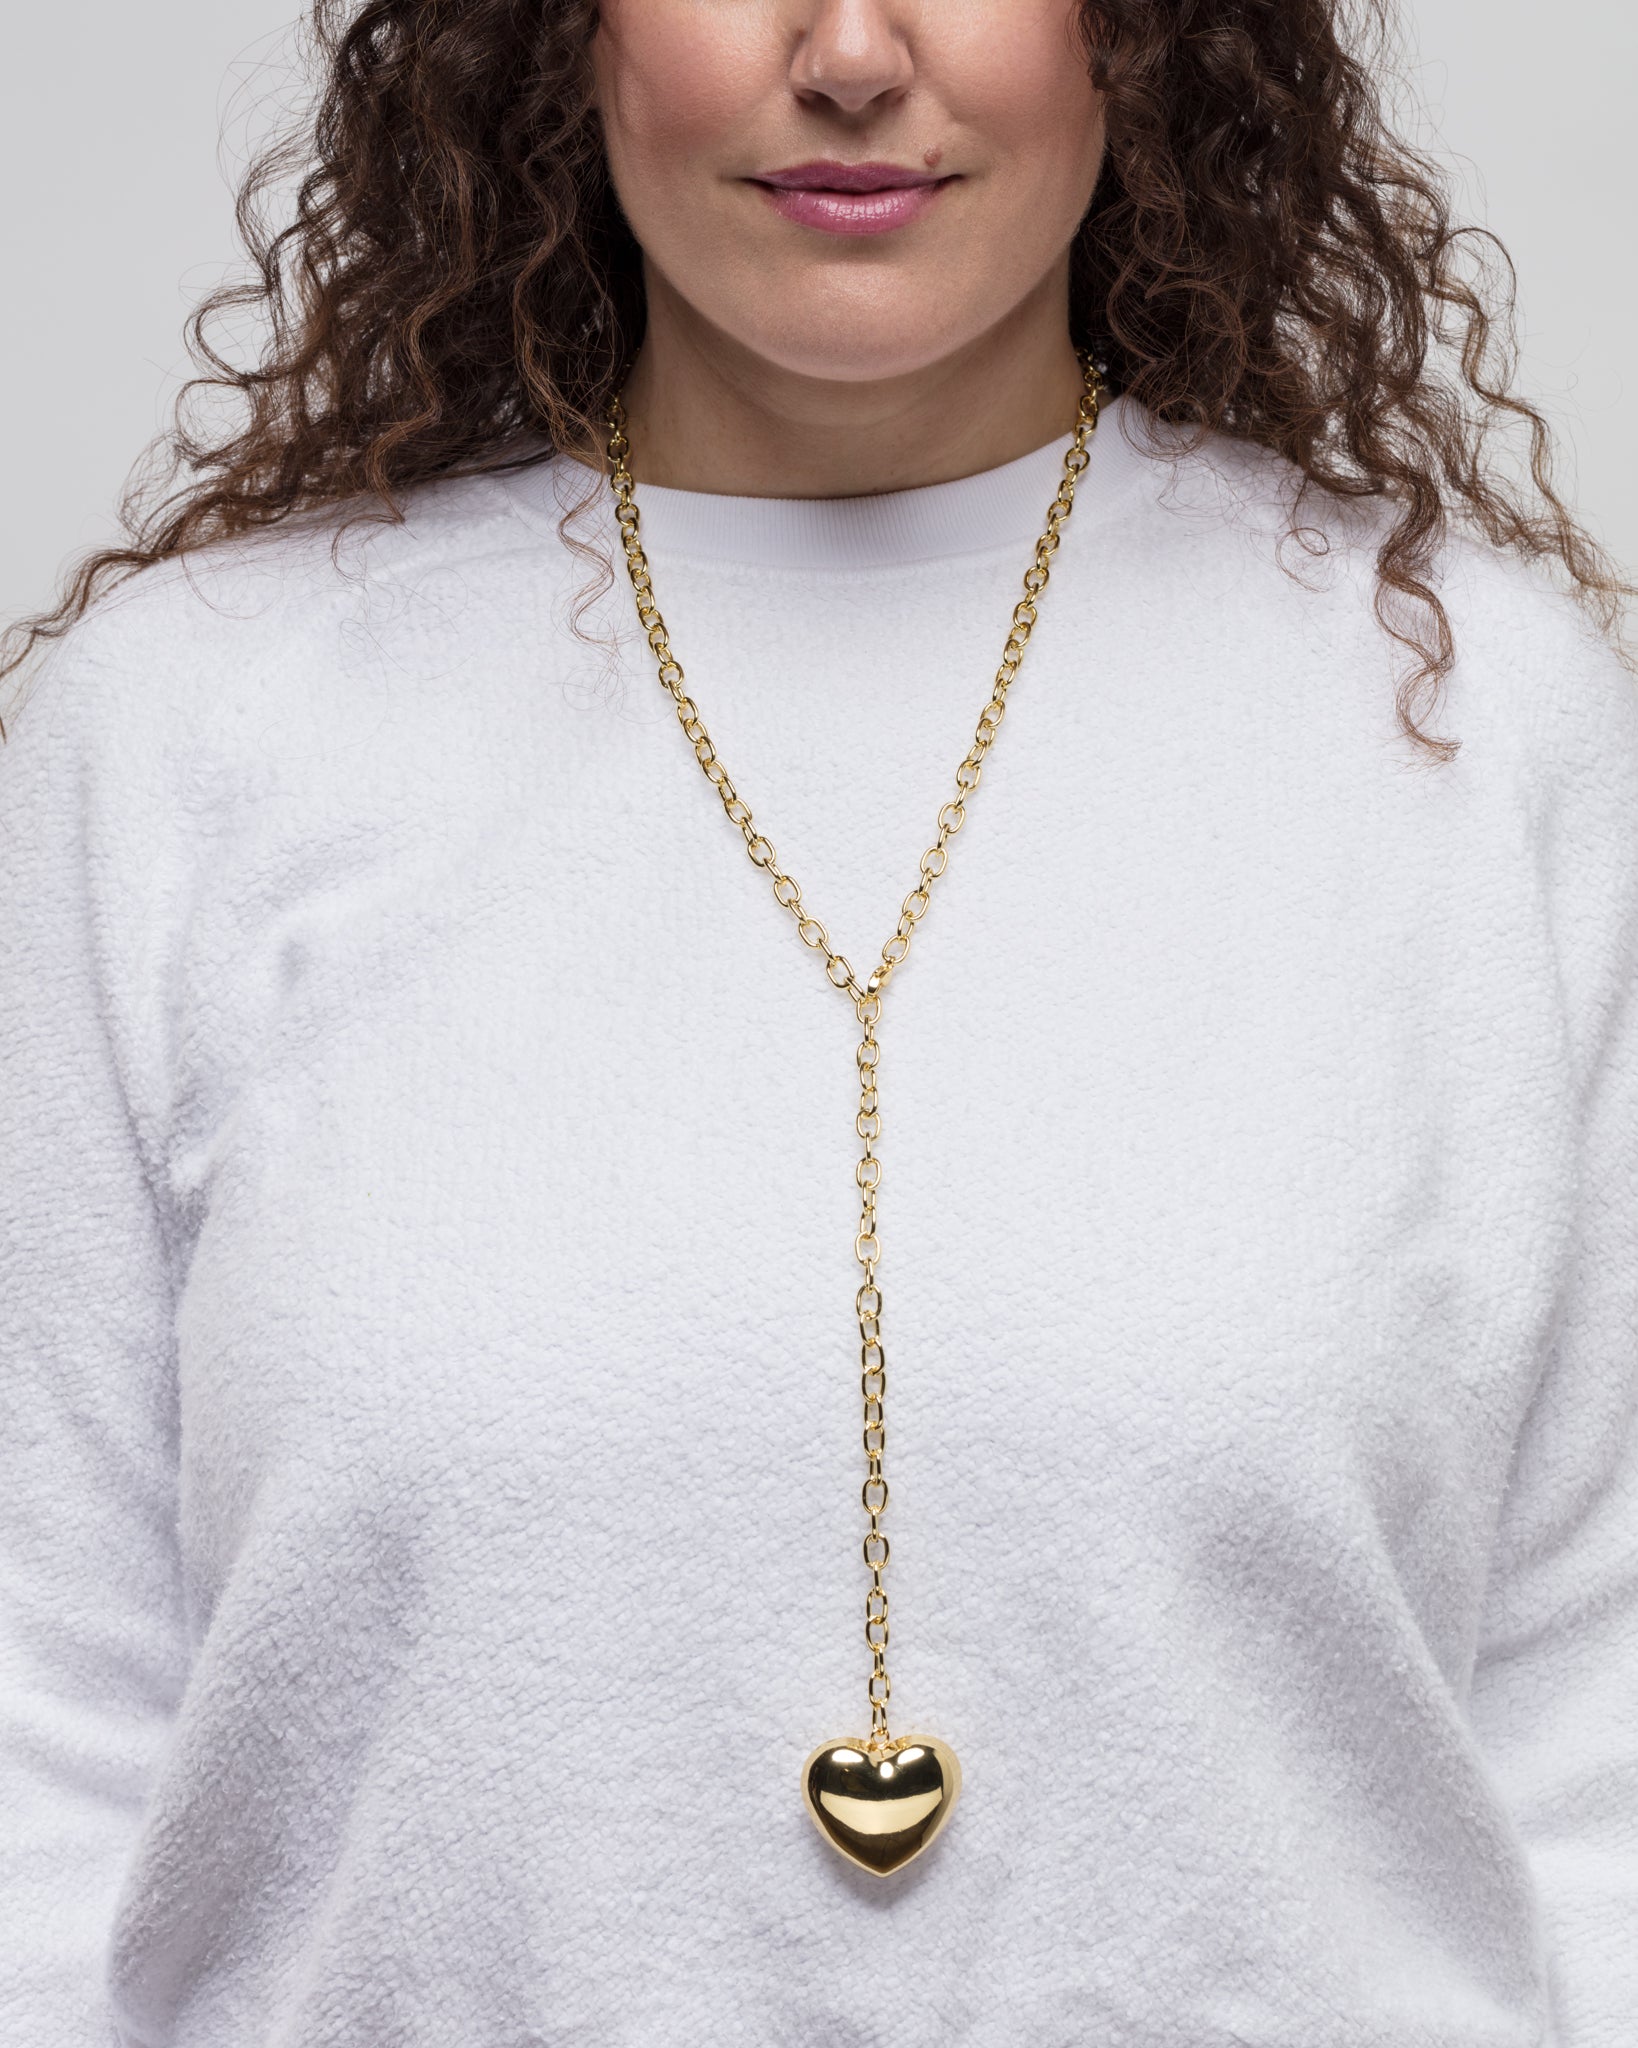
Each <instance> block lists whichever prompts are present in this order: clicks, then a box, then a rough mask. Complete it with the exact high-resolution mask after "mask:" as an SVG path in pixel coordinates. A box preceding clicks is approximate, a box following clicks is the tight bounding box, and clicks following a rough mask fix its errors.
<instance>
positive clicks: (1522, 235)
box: [0, 0, 1638, 620]
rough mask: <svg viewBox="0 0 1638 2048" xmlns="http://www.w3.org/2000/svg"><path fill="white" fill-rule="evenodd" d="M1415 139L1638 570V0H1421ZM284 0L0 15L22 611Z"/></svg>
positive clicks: (191, 282) (1564, 479)
mask: <svg viewBox="0 0 1638 2048" xmlns="http://www.w3.org/2000/svg"><path fill="white" fill-rule="evenodd" d="M1404 10H1405V11H1404V12H1403V14H1402V21H1403V25H1404V42H1405V46H1406V60H1405V76H1406V78H1407V80H1408V84H1409V87H1410V90H1411V93H1412V96H1413V106H1412V107H1411V108H1409V109H1407V111H1406V113H1405V115H1404V117H1403V118H1404V120H1405V122H1406V124H1407V126H1408V130H1409V132H1410V133H1411V135H1412V137H1413V139H1415V140H1418V141H1420V142H1422V143H1424V145H1430V146H1432V147H1434V148H1435V149H1436V150H1437V151H1438V152H1439V153H1440V154H1441V155H1442V156H1443V157H1444V158H1445V159H1446V160H1447V161H1448V162H1450V163H1451V164H1452V166H1453V168H1454V169H1455V171H1456V173H1457V175H1458V177H1459V180H1460V188H1459V189H1460V193H1461V202H1462V206H1463V209H1464V217H1465V218H1467V219H1470V220H1472V221H1474V222H1476V223H1479V224H1482V225H1485V226H1488V227H1490V228H1492V229H1494V230H1495V232H1496V233H1497V234H1498V235H1500V236H1501V238H1502V240H1503V241H1504V242H1505V243H1506V245H1507V247H1508V249H1509V250H1510V252H1511V254H1512V256H1513V259H1514V262H1515V264H1516V266H1517V271H1518V281H1519V282H1518V292H1519V307H1520V336H1521V340H1522V343H1523V358H1522V363H1521V371H1520V382H1521V385H1522V388H1523V389H1524V390H1525V391H1526V392H1528V394H1529V395H1530V396H1531V397H1532V398H1534V399H1535V401H1536V402H1537V403H1538V404H1540V405H1542V406H1543V407H1544V409H1545V410H1546V411H1547V413H1548V415H1549V417H1550V419H1551V421H1552V422H1553V424H1554V426H1555V427H1556V428H1557V429H1558V430H1559V432H1560V435H1561V439H1562V455H1561V457H1560V467H1559V472H1558V474H1559V480H1560V484H1561V488H1563V489H1564V490H1565V491H1566V493H1567V494H1568V495H1569V496H1570V497H1571V500H1572V502H1573V503H1575V504H1576V505H1577V506H1578V508H1579V510H1580V513H1581V515H1582V517H1583V518H1584V519H1585V520H1586V522H1587V523H1588V525H1589V526H1590V527H1591V528H1592V529H1593V531H1594V533H1595V534H1596V535H1597V536H1598V537H1599V538H1600V539H1602V540H1603V541H1604V542H1605V543H1606V544H1607V545H1608V546H1609V547H1610V548H1611V549H1612V550H1613V551H1614V552H1615V554H1616V556H1617V558H1618V559H1619V560H1620V562H1621V563H1622V564H1623V566H1624V567H1625V568H1627V569H1628V570H1629V571H1630V570H1632V569H1633V568H1634V567H1635V566H1638V483H1635V481H1634V471H1635V468H1638V422H1635V418H1634V412H1633V405H1632V401H1634V400H1638V382H1635V380H1634V378H1633V377H1632V375H1631V374H1630V373H1629V372H1628V370H1627V368H1626V362H1627V356H1628V350H1629V347H1630V338H1631V336H1632V333H1633V328H1634V314H1635V312H1638V281H1635V271H1638V266H1635V265H1634V262H1633V254H1634V251H1633V231H1632V218H1633V204H1632V202H1633V196H1634V182H1635V181H1634V174H1633V147H1632V142H1631V131H1630V129H1629V128H1628V127H1627V125H1626V117H1627V116H1628V113H1629V104H1628V103H1629V101H1630V97H1631V90H1632V80H1633V78H1634V77H1635V76H1638V12H1635V11H1634V10H1632V9H1631V8H1630V7H1629V6H1627V5H1625V4H1623V0H1562V4H1561V5H1559V6H1557V7H1555V8H1554V9H1553V10H1552V12H1551V13H1550V14H1547V15H1544V14H1543V13H1542V11H1541V9H1540V7H1539V6H1537V5H1531V6H1526V5H1524V4H1522V0H1490V4H1488V5H1486V6H1483V7H1479V6H1475V5H1474V4H1473V0H1404ZM295 14H296V9H295V7H294V6H293V5H291V4H290V0H285V4H283V5H281V4H280V0H157V4H150V5H145V6H131V5H129V4H124V5H117V6H116V5H110V4H108V0H81V4H80V5H78V6H75V7H72V8H47V7H40V6H31V7H26V8H16V9H13V10H11V11H10V17H9V20H8V22H7V24H6V26H5V28H4V29H3V30H0V52H3V58H4V61H3V63H0V193H3V195H4V197H3V201H0V278H3V280H4V283H3V291H4V299H3V302H0V429H3V438H0V448H3V450H4V471H3V476H4V489H3V503H0V620H3V619H5V618H9V617H12V616H14V615H16V614H18V613H20V612H22V611H25V610H32V609H34V608H35V607H36V606H37V605H39V604H40V603H41V602H43V601H44V600H45V598H46V597H47V596H48V594H49V592H50V590H51V588H52V585H53V583H54V580H55V578H56V576H57V574H58V572H59V570H60V569H61V567H62V566H63V565H64V564H65V562H66V561H67V560H68V559H69V558H70V557H72V556H73V555H74V554H76V553H77V552H79V551H80V550H81V549H83V548H84V547H85V546H86V545H88V544H90V543H92V542H94V541H96V540H99V539H101V538H102V537H103V536H105V535H107V534H108V533H110V532H111V531H112V529H113V518H112V507H113V504H114V500H115V498H116V496H117V494H118V491H119V487H120V484H121V482H122V480H123V478H124V477H125V475H126V472H127V470H128V469H129V467H130V465H131V463H132V461H133V460H134V458H135V457H136V456H137V454H138V453H139V452H140V450H141V448H142V446H143V444H144V443H145V442H146V441H147V440H148V439H149V438H150V437H151V436H152V434H153V433H154V432H155V431H156V429H157V428H158V427H159V426H160V425H161V424H162V422H163V420H164V417H165V413H166V409H167V406H168V403H169V401H170V400H171V399H172V398H173V397H174V395H175V392H176V390H177V388H178V385H179V383H180V380H181V377H182V375H183V374H184V373H185V371H186V368H187V357H186V352H185V348H184V345H183V340H182V325H183V321H184V319H185V316H186V314H187V311H188V309H189V307H190V306H191V304H192V303H193V302H194V301H195V300H196V299H197V298H198V297H199V296H200V295H201V294H202V293H203V292H204V291H205V290H207V289H208V288H209V287H210V286H212V285H213V284H215V283H217V282H218V281H219V280H220V279H221V278H222V276H223V274H224V272H226V271H228V270H229V269H230V268H231V267H232V266H233V264H234V261H235V256H236V247H237V245H236V241H235V235H234V228H233V220H232V183H233V181H234V180H235V179H236V177H237V174H238V172H239V171H240V169H242V167H243V164H244V161H245V157H246V153H247V150H248V149H249V148H250V146H251V145H252V144H253V143H254V141H255V140H256V139H257V138H258V137H259V136H261V135H263V134H265V133H266V131H267V129H268V127H269V125H270V123H271V122H273V121H274V120H275V119H276V117H277V115H278V113H279V110H280V109H281V108H288V107H289V106H291V105H292V104H294V103H295V101H296V99H297V97H298V93H299V79H298V75H297V73H296V72H295V71H294V69H293V63H292V60H293V54H294V45H293V43H292V40H291V37H290V33H289V31H290V25H291V23H292V21H293V19H294V17H295Z"/></svg>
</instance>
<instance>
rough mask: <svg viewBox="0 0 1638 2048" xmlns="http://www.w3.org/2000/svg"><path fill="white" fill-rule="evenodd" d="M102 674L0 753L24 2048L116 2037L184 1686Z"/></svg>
mask: <svg viewBox="0 0 1638 2048" xmlns="http://www.w3.org/2000/svg"><path fill="white" fill-rule="evenodd" d="M101 680H102V678H101V677H100V675H99V672H98V671H97V668H96V665H95V664H94V663H92V662H88V661H85V660H83V659H81V658H80V657H79V654H78V651H77V649H76V648H75V647H74V644H73V642H72V641H71V642H70V643H68V645H66V646H65V647H64V648H63V649H61V650H60V651H59V658H58V659H56V660H54V661H53V662H52V663H51V664H50V665H49V666H48V667H47V668H46V670H45V671H44V672H43V673H42V674H41V675H40V676H39V677H38V678H37V679H36V681H35V683H34V686H33V688H32V690H31V693H30V695H29V697H28V699H27V700H26V701H25V703H24V705H23V707H22V709H21V711H20V712H16V713H14V715H13V717H11V718H8V720H7V730H8V734H9V738H8V740H7V742H6V744H5V745H4V746H0V1403H3V1409H4V1415H5V1434H4V1446H3V1451H0V1815H3V1816H4V1821H3V1825H0V2038H3V2039H4V2040H6V2041H7V2042H16V2043H18V2044H23V2043H27V2048H91V2044H96V2048H102V2044H103V2043H105V2042H107V2041H110V2040H112V2039H114V2038H115V2036H116V2030H115V2026H114V2021H113V2016H112V2013H111V2011H110V2010H109V2009H108V2007H107V2004H106V1993H105V1989H104V1957H105V1951H106V1948H107V1943H108V1937H109V1932H110V1927H111V1922H112V1919H113V1914H114V1909H115V1904H116V1900H117V1897H118V1892H119V1887H120V1882H121V1878H122V1874H123V1872H124V1869H125V1866H126V1863H127V1860H128V1857H129V1854H130V1851H131V1848H132V1845H133V1842H134V1839H135V1835H136V1831H137V1828H138V1826H139V1822H140V1816H141V1812H142V1808H143V1804H144V1799H145V1794H146V1790H147V1787H148V1786H149V1784H150V1783H151V1779H152V1774H153V1771H154V1767H155V1764H156V1760H157V1758H158V1756H159V1754H160V1751H161V1749H162V1746H163V1743H164V1741H165V1737H166V1733H167V1729H168V1727H169V1725H170V1722H171V1717H172V1713H173V1710H174V1706H175V1702H176V1699H177V1696H178V1692H179V1688H180V1683H181V1670H180V1644H181V1640H182V1630H181V1626H180V1607H179V1599H178V1590H177V1588H178V1572H177V1545H176V1499H175V1496H176V1479H175V1451H176V1423H175V1414H174V1405H175V1404H174V1391H173V1386H174V1373H173V1370H172V1367H173V1346H172V1341H171V1327H172V1290H171V1278H170V1261H169V1259H168V1256H167V1246H166V1232H165V1228H164V1222H163V1216H162V1213H161V1211H160V1210H159V1209H158V1207H157V1206H156V1202H155V1199H154V1196H153V1192H152V1179H151V1175H150V1172H149V1171H148V1167H147V1164H146V1162H145V1158H144V1151H143V1140H142V1134H141V1129H140V1122H141V1120H140V1118H139V1117H138V1116H137V1115H136V1114H135V1113H134V1111H133V1105H132V1100H131V1095H130V1090H129V1086H128V1083H129V1078H130V1074H131V1069H132V1063H133V1061H134V1060H136V1058H137V1057H138V1054H137V1052H136V1050H135V1048H136V1045H137V1042H138V1037H139V1034H138V1033H137V1032H136V1031H135V1030H134V1029H133V1025H132V1022H131V1018H130V1015H129V1006H128V1003H127V1001H126V997H125V995H124V993H123V992H122V991H121V990H120V988H119V986H118V984H119V983H120V981H121V978H122V977H121V975H120V973H119V972H117V971H116V970H115V968H114V965H113V963H114V960H115V957H116V955H119V954H121V952H122V950H123V951H124V952H125V953H128V952H129V951H130V949H131V948H133V947H135V948H136V949H137V950H139V951H140V948H141V947H142V945H143V944H144V943H145V937H144V935H143V934H141V933H139V932H132V931H131V930H129V929H128V928H126V926H125V925H124V923H123V922H122V905H124V906H128V904H129V902H130V900H131V899H130V896H129V894H128V893H127V892H128V891H129V889H130V888H131V887H132V886H135V887H137V888H139V889H140V888H142V887H144V886H146V885H145V884H144V883H143V881H142V880H141V879H140V878H142V877H143V876H144V875H145V874H147V873H150V872H151V871H152V867H153V863H154V862H155V860H156V859H157V858H158V857H159V855H160V849H158V848H155V847H152V846H145V845H143V844H141V843H136V842H137V841H138V840H139V839H140V838H141V837H142V832H141V829H140V826H139V825H138V824H137V823H136V822H134V821H135V820H138V819H140V818H141V816H142V815H143V812H142V809H141V807H140V806H139V807H138V808H137V809H136V810H132V811H128V810H127V809H126V808H125V806H124V802H123V793H124V790H125V789H126V788H127V787H128V786H130V785H131V784H132V783H133V782H134V780H135V779H136V778H137V776H138V774H139V772H140V771H138V770H137V769H135V768H134V767H132V766H131V765H130V764H131V761H132V759H133V755H132V752H131V750H130V749H129V748H128V746H127V735H126V734H125V733H124V732H122V731H121V730H120V729H119V723H118V721H117V720H116V719H115V718H114V717H113V716H111V710H112V706H111V704H110V701H109V698H108V696H107V695H106V693H105V692H104V691H103V690H102V689H101V688H100V687H99V684H100V682H101ZM141 715H142V714H141V707H140V706H139V705H126V706H124V707H121V716H122V717H123V718H125V719H127V720H130V721H135V720H137V719H139V718H140V717H141Z"/></svg>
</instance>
